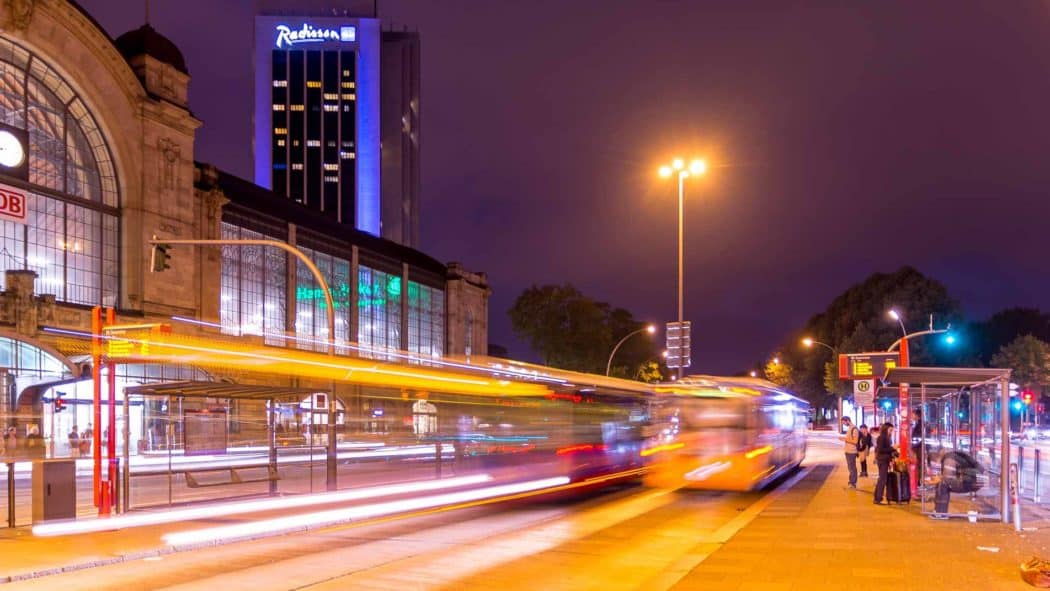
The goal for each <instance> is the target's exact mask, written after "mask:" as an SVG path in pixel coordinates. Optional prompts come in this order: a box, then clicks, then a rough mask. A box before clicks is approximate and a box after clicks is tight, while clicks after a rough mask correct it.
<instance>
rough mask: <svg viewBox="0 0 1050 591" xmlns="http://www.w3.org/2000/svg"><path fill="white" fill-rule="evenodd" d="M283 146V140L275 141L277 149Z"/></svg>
mask: <svg viewBox="0 0 1050 591" xmlns="http://www.w3.org/2000/svg"><path fill="white" fill-rule="evenodd" d="M284 144H285V141H284V140H283V139H279V140H277V146H278V147H280V148H283V147H284Z"/></svg>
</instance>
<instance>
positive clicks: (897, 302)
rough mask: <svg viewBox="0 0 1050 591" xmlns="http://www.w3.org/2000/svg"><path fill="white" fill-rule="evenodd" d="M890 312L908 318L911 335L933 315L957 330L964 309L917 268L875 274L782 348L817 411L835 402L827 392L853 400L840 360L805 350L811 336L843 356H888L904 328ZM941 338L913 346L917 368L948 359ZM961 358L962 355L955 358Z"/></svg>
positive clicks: (912, 343)
mask: <svg viewBox="0 0 1050 591" xmlns="http://www.w3.org/2000/svg"><path fill="white" fill-rule="evenodd" d="M890 309H895V310H897V311H898V312H899V313H900V314H901V316H902V317H903V318H904V321H905V323H906V325H907V326H908V327H909V331H910V332H911V331H916V330H920V329H924V328H926V325H927V323H928V322H929V317H930V315H931V314H932V315H933V317H934V320H935V321H936V323H937V326H938V327H943V326H944V325H945V324H947V323H949V322H950V323H952V324H953V325H957V324H958V323H959V321H960V319H961V315H960V313H959V305H958V303H956V301H955V300H954V299H952V298H951V297H950V296H949V294H948V290H947V288H946V287H945V286H944V285H943V284H942V283H940V282H939V281H936V280H934V279H930V278H928V277H926V276H925V275H923V274H922V273H920V272H919V271H917V270H916V269H914V268H912V267H902V268H900V269H898V270H897V271H895V272H893V273H874V274H872V275H870V276H868V277H867V278H865V279H864V280H863V281H861V282H859V283H856V284H854V285H852V286H850V287H849V288H848V289H846V290H845V291H844V292H842V293H841V294H839V295H838V296H837V297H835V298H834V299H833V300H832V301H831V303H830V304H828V306H827V308H826V309H825V310H824V311H823V312H820V313H818V314H816V315H814V316H813V317H812V318H810V319H809V321H808V322H807V323H806V325H805V327H804V329H803V330H801V331H799V332H797V333H793V334H791V335H790V336H789V337H788V339H787V341H786V342H784V343H783V344H782V345H781V349H782V350H783V351H784V353H783V355H782V356H781V360H782V361H786V362H787V364H788V365H790V366H791V367H792V368H793V369H794V375H793V384H794V387H795V389H796V391H797V392H798V393H799V395H801V396H802V397H803V398H805V399H807V400H809V401H810V403H812V404H814V405H815V406H817V407H823V405H824V404H826V403H827V401H828V400H834V398H831V397H829V396H827V393H832V394H839V395H847V394H849V393H851V392H852V389H850V388H849V384H848V383H844V382H842V381H840V380H839V379H838V367H837V360H836V359H835V358H834V355H833V354H832V352H831V351H829V350H828V349H826V348H824V347H819V346H816V347H813V348H812V349H805V348H802V347H801V345H800V344H799V343H800V340H801V339H802V337H803V336H809V337H811V338H813V339H815V340H817V341H820V342H822V343H826V344H828V345H829V346H831V347H832V348H833V349H835V351H836V352H837V353H862V352H866V351H885V350H886V348H887V347H889V346H890V344H892V343H893V342H894V341H895V340H897V339H898V338H900V337H901V330H900V326H899V325H898V324H897V323H896V322H895V321H893V320H891V319H890V318H888V316H887V312H888V311H889V310H890ZM938 343H939V341H938V340H937V339H916V340H913V341H910V342H909V345H910V353H911V360H912V363H913V364H915V365H925V364H929V363H931V362H934V361H939V360H941V358H943V357H944V355H943V353H942V348H941V347H940V346H939V345H938ZM953 354H956V355H957V353H953Z"/></svg>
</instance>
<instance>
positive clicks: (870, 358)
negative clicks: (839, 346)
mask: <svg viewBox="0 0 1050 591" xmlns="http://www.w3.org/2000/svg"><path fill="white" fill-rule="evenodd" d="M894 367H900V353H898V352H896V351H894V352H893V353H849V354H845V355H839V379H841V380H871V379H875V378H878V379H882V377H883V376H885V375H886V370H888V369H891V368H894Z"/></svg>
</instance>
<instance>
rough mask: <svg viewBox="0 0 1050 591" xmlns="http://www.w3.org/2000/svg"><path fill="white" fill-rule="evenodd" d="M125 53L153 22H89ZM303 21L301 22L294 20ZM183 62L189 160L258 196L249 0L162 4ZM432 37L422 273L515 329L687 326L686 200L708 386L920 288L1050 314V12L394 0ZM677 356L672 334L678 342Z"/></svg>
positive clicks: (1040, 4)
mask: <svg viewBox="0 0 1050 591" xmlns="http://www.w3.org/2000/svg"><path fill="white" fill-rule="evenodd" d="M81 4H82V5H83V6H84V8H85V9H87V10H88V11H89V12H90V13H92V14H93V16H95V18H96V19H97V20H98V21H99V22H100V23H101V24H102V25H103V26H104V27H105V28H106V29H107V31H108V32H109V33H110V34H111V35H112V36H113V37H116V36H117V35H119V34H120V33H122V32H124V31H126V30H128V29H132V28H135V27H138V26H139V25H141V24H142V22H143V16H142V15H143V11H142V9H141V6H142V3H140V2H134V1H131V0H119V1H118V0H81ZM293 4H294V3H293V2H291V1H289V5H293ZM151 11H152V13H151V19H150V20H151V23H152V24H153V25H154V27H156V28H157V29H158V30H159V31H160V32H161V33H163V34H164V35H166V36H168V37H169V38H171V39H172V40H173V41H174V42H175V43H176V44H177V45H178V46H179V47H180V48H181V49H182V51H183V53H184V54H185V57H186V61H187V64H188V66H189V70H190V74H191V75H192V76H193V80H192V82H191V85H190V97H191V108H192V110H193V112H194V113H195V115H196V116H197V117H199V118H200V119H202V120H203V121H204V126H203V127H202V128H201V129H200V130H199V132H198V136H197V138H198V140H197V150H196V153H195V158H197V159H198V160H204V161H208V162H212V163H214V164H216V165H218V166H219V167H220V168H224V169H226V170H229V171H230V172H232V173H234V174H237V175H239V176H243V177H245V178H250V177H251V171H252V163H251V143H250V142H251V129H250V124H251V122H250V118H251V105H252V96H251V87H250V80H251V43H252V41H251V38H250V30H251V29H250V28H251V18H252V16H253V14H254V13H253V2H251V1H249V0H239V1H233V0H219V1H217V0H178V1H175V0H153V2H152V8H151ZM380 16H381V17H383V18H384V19H385V20H386V22H387V23H391V24H393V25H394V26H395V27H397V28H401V27H402V26H407V27H408V28H409V29H418V30H419V31H420V32H421V34H422V39H423V62H422V63H423V101H422V102H423V120H422V122H423V123H422V125H423V130H422V133H423V156H422V158H423V216H422V239H423V250H424V251H426V252H427V253H429V254H431V255H433V256H435V257H437V258H438V259H440V260H445V261H451V260H456V261H461V262H463V263H464V264H465V265H467V267H468V268H470V269H473V270H478V271H486V272H487V273H488V274H489V278H490V281H491V285H492V287H493V289H494V293H493V296H492V300H491V308H490V315H489V317H490V337H489V338H490V342H493V343H498V344H503V345H505V346H508V347H509V348H510V350H511V353H512V354H513V355H514V356H516V357H522V358H526V357H528V356H529V353H528V350H527V347H526V346H525V345H523V344H521V343H518V342H516V341H515V339H514V337H513V335H512V333H511V330H510V322H509V320H508V318H507V315H506V310H507V309H508V308H509V307H510V305H511V304H512V302H513V300H514V298H515V297H516V296H517V295H518V293H520V292H521V290H522V289H523V288H525V287H527V286H529V285H530V284H533V283H562V282H572V283H574V284H575V285H576V286H577V287H579V288H580V289H581V290H583V291H584V293H586V294H588V295H590V296H592V297H594V298H597V299H600V300H604V301H608V302H610V303H612V304H613V305H615V306H622V307H625V308H628V309H630V310H631V311H633V312H634V313H635V315H636V316H637V317H639V318H641V319H644V320H652V321H656V322H663V321H667V320H672V319H673V316H674V315H675V310H676V300H675V277H676V254H675V253H676V250H675V249H676V224H677V210H676V197H677V195H676V191H675V187H674V183H673V182H669V181H665V180H663V179H660V178H658V177H657V175H656V169H657V167H658V166H659V165H660V164H662V163H664V162H666V161H668V160H670V158H671V157H672V156H674V155H676V154H680V155H682V156H684V157H686V158H690V157H693V156H700V157H704V158H706V159H708V161H709V163H710V164H711V165H712V169H711V170H710V172H709V174H708V175H707V176H706V177H704V178H703V179H701V180H698V181H694V182H692V183H690V184H689V185H688V186H687V188H686V222H685V223H686V246H685V253H686V254H685V258H686V271H685V273H686V279H685V282H686V305H685V306H686V313H685V315H686V318H687V319H690V320H692V321H693V327H694V333H693V335H694V336H693V370H694V371H696V372H704V373H727V372H735V371H739V370H742V369H744V368H746V367H748V366H749V365H750V364H751V363H752V362H754V361H756V360H760V359H762V358H764V356H765V355H767V354H768V353H769V352H770V351H771V350H772V348H774V347H775V346H776V345H777V344H779V343H780V342H781V341H782V340H783V339H784V338H785V337H786V335H788V334H789V333H790V332H791V331H792V330H794V329H796V328H798V327H799V326H801V325H802V324H803V323H804V322H805V321H806V320H807V319H808V318H809V317H810V316H811V315H812V314H814V313H816V312H819V311H821V310H823V309H824V307H825V306H826V305H827V304H828V303H829V302H830V300H831V299H832V298H833V297H834V296H836V295H837V294H838V293H840V292H841V291H843V290H844V289H846V288H847V287H848V286H849V285H851V284H853V283H854V282H857V281H859V280H861V279H863V278H864V277H866V276H867V275H868V274H870V273H872V272H875V271H893V270H895V269H897V268H899V267H900V266H902V265H913V266H915V267H916V268H918V269H919V270H920V271H922V272H923V273H925V274H927V275H929V276H932V277H933V278H935V279H938V280H941V281H942V282H944V283H945V284H947V286H948V288H949V291H950V292H951V294H952V295H953V296H954V297H955V298H957V299H958V300H960V302H961V303H962V305H963V308H964V310H965V311H966V313H967V314H969V315H970V316H972V317H973V318H977V319H981V318H984V317H986V316H988V315H989V314H991V313H992V312H994V311H996V310H998V309H1000V308H1003V307H1007V306H1014V305H1026V306H1035V307H1042V308H1044V309H1047V308H1050V295H1048V294H1050V273H1047V272H1046V270H1047V249H1046V247H1045V244H1046V239H1045V234H1044V233H1045V229H1046V226H1047V222H1048V221H1050V3H1048V2H1045V1H1041V0H1040V1H1037V0H1031V1H1022V0H1012V1H1010V2H1002V1H998V0H990V1H987V2H965V1H954V0H953V1H943V2H934V1H923V2H914V1H900V2H891V1H880V2H871V3H868V2H830V1H828V2H805V3H797V2H784V1H779V0H778V1H770V2H754V1H748V2H740V1H736V0H727V1H724V2H715V1H704V2H700V1H694V0H681V1H670V0H634V1H627V0H601V1H599V0H590V1H584V0H539V1H536V0H529V1H525V0H516V1H499V0H442V1H437V0H381V3H380ZM661 338H662V336H661Z"/></svg>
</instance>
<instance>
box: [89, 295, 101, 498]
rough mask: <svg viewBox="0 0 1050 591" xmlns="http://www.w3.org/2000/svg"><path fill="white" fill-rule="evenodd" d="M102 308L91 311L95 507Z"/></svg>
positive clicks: (98, 474)
mask: <svg viewBox="0 0 1050 591" xmlns="http://www.w3.org/2000/svg"><path fill="white" fill-rule="evenodd" d="M101 335H102V308H101V307H99V306H95V307H94V308H92V309H91V382H92V385H91V388H92V391H93V394H94V400H93V404H92V411H93V417H94V424H92V430H91V431H92V433H91V438H92V448H93V451H94V458H95V470H94V473H93V477H92V480H91V482H92V487H91V488H92V493H93V496H94V500H95V506H96V507H98V506H99V500H100V499H99V492H100V488H101V483H102V450H101V449H100V446H99V442H100V441H101V434H100V433H99V430H100V429H101V428H102V338H101Z"/></svg>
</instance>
